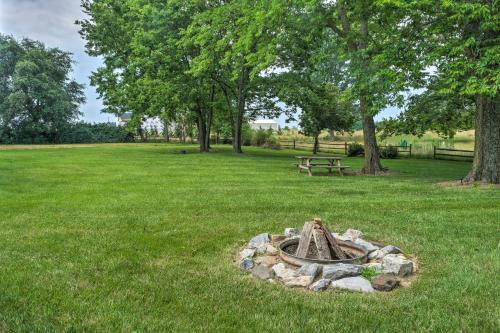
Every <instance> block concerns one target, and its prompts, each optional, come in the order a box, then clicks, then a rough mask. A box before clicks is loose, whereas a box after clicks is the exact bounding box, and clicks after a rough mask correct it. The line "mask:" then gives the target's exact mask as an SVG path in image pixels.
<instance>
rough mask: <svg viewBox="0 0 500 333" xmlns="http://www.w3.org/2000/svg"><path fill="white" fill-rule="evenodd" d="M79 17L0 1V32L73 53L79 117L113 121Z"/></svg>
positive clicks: (71, 1) (49, 4)
mask: <svg viewBox="0 0 500 333" xmlns="http://www.w3.org/2000/svg"><path fill="white" fill-rule="evenodd" d="M83 16H84V14H83V13H82V11H81V8H80V0H0V32H1V33H3V34H8V35H13V36H14V37H16V38H22V37H28V38H31V39H36V40H39V41H42V42H43V43H45V44H46V45H47V46H49V47H59V48H61V49H63V50H65V51H69V52H71V53H73V58H74V60H75V62H76V64H75V66H74V73H73V76H74V78H75V79H76V80H77V81H78V82H80V83H83V84H85V86H86V88H85V95H86V97H87V102H86V103H85V105H82V107H81V111H82V112H83V113H84V115H83V117H82V118H83V119H84V120H85V121H90V122H104V121H108V120H109V121H114V120H115V117H114V116H113V115H109V114H106V113H101V112H100V110H101V109H102V103H101V101H100V100H99V99H98V98H97V97H98V96H97V94H96V91H95V88H94V87H92V86H91V85H90V81H89V75H90V73H91V72H92V71H93V70H95V69H96V68H97V67H99V66H100V64H101V60H100V59H98V58H93V57H90V56H88V55H87V54H86V53H85V48H84V45H85V43H84V41H83V40H82V39H81V37H80V35H79V34H78V26H76V25H75V24H74V22H75V20H77V19H81V18H83ZM397 113H399V112H398V109H396V108H387V109H385V110H383V111H382V112H381V113H380V114H379V115H377V117H376V119H377V120H378V119H382V118H383V117H388V116H391V115H396V114H397ZM278 122H279V123H280V124H281V125H282V126H283V125H284V122H285V117H280V119H279V120H278ZM292 125H293V124H292Z"/></svg>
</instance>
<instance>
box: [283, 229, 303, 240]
mask: <svg viewBox="0 0 500 333" xmlns="http://www.w3.org/2000/svg"><path fill="white" fill-rule="evenodd" d="M295 236H300V230H299V229H297V228H285V237H286V238H290V237H295Z"/></svg>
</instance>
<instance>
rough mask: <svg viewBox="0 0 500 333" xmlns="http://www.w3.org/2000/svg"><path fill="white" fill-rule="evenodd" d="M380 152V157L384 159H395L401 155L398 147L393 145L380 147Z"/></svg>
mask: <svg viewBox="0 0 500 333" xmlns="http://www.w3.org/2000/svg"><path fill="white" fill-rule="evenodd" d="M379 153H380V158H384V159H395V158H398V156H399V152H398V148H397V147H395V146H391V145H388V146H385V147H379Z"/></svg>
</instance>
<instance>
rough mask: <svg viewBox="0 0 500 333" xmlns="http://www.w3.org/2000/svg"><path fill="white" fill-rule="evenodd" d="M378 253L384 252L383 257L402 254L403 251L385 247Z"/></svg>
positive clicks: (391, 246)
mask: <svg viewBox="0 0 500 333" xmlns="http://www.w3.org/2000/svg"><path fill="white" fill-rule="evenodd" d="M380 251H382V252H384V253H385V255H387V254H398V253H403V251H402V250H401V249H400V248H399V247H396V246H394V245H387V246H385V247H383V248H381V249H380Z"/></svg>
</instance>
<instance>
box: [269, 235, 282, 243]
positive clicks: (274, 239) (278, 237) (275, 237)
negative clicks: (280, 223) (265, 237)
mask: <svg viewBox="0 0 500 333" xmlns="http://www.w3.org/2000/svg"><path fill="white" fill-rule="evenodd" d="M285 239H286V236H285V235H271V242H274V243H279V242H281V241H284V240H285Z"/></svg>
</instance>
